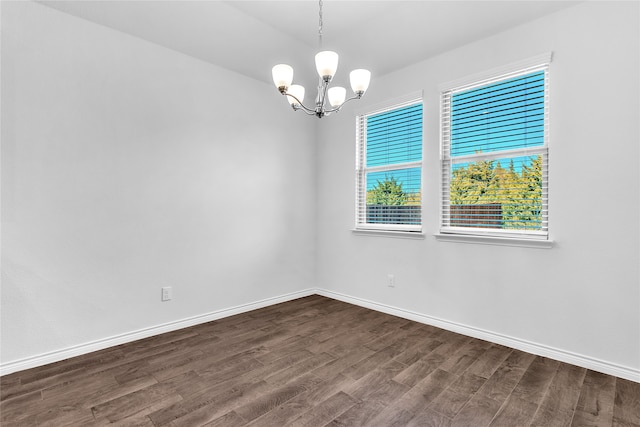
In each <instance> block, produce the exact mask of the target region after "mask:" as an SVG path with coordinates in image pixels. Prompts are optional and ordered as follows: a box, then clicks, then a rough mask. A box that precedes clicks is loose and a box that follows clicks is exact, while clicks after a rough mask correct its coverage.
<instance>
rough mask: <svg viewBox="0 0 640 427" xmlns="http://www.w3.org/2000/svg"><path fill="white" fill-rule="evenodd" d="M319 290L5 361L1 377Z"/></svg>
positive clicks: (274, 298)
mask: <svg viewBox="0 0 640 427" xmlns="http://www.w3.org/2000/svg"><path fill="white" fill-rule="evenodd" d="M315 293H316V291H315V289H307V290H304V291H298V292H292V293H289V294H285V295H280V296H277V297H273V298H266V299H263V300H260V301H255V302H251V303H248V304H241V305H237V306H235V307H231V308H225V309H222V310H217V311H213V312H211V313H206V314H202V315H199V316H193V317H189V318H187V319H182V320H176V321H175V322H169V323H165V324H162V325H158V326H152V327H150V328H145V329H140V330H137V331H133V332H127V333H125V334H120V335H116V336H113V337H109V338H104V339H100V340H96V341H91V342H88V343H85V344H80V345H76V346H73V347H69V348H65V349H62V350H57V351H52V352H48V353H44V354H39V355H37V356H32V357H27V358H24V359H19V360H15V361H12V362H8V363H3V364H0V376H2V375H7V374H11V373H13V372H18V371H23V370H25V369H31V368H35V367H38V366H42V365H46V364H49V363H54V362H59V361H61V360H64V359H68V358H70V357H75V356H81V355H83V354H87V353H91V352H93V351H98V350H103V349H105V348H109V347H113V346H116V345H120V344H126V343H128V342H132V341H136V340H139V339H143V338H149V337H151V336H154V335H159V334H164V333H166V332H171V331H175V330H178V329H182V328H188V327H189V326H194V325H199V324H201V323H206V322H211V321H213V320H218V319H222V318H223V317H229V316H234V315H236V314H240V313H245V312H247V311H251V310H256V309H258V308H263V307H267V306H270V305H274V304H279V303H281V302H286V301H291V300H294V299H297V298H302V297H306V296H309V295H314V294H315Z"/></svg>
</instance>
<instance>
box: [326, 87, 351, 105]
mask: <svg viewBox="0 0 640 427" xmlns="http://www.w3.org/2000/svg"><path fill="white" fill-rule="evenodd" d="M327 94H328V95H329V104H331V106H332V107H338V106H340V105H342V103H343V102H344V99H345V98H346V97H347V90H346V89H345V88H343V87H340V86H336V87H332V88H330V89H329V92H327Z"/></svg>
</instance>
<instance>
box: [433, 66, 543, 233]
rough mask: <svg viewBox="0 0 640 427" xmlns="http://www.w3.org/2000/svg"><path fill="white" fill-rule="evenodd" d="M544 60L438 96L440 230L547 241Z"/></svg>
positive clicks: (446, 91) (442, 231) (443, 231)
mask: <svg viewBox="0 0 640 427" xmlns="http://www.w3.org/2000/svg"><path fill="white" fill-rule="evenodd" d="M547 81H548V62H547V63H543V64H540V63H538V64H537V65H536V66H530V67H526V68H525V69H520V70H519V71H517V72H512V73H509V74H502V75H501V76H500V77H498V78H493V79H484V80H481V81H478V82H475V83H472V84H466V85H462V86H458V87H454V88H451V89H448V90H445V91H443V93H442V136H441V165H442V200H441V203H442V205H441V233H443V234H446V233H450V234H466V235H482V236H491V237H506V238H529V239H547V238H548V201H547V200H548V197H547V192H548V183H547V181H548V179H547V177H548V174H547V165H548V162H549V158H548V157H549V156H548V148H547V140H548V138H547V125H548V111H547V110H548V107H547V97H548V89H547V86H548V84H547Z"/></svg>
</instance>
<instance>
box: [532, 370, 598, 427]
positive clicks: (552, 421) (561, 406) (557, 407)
mask: <svg viewBox="0 0 640 427" xmlns="http://www.w3.org/2000/svg"><path fill="white" fill-rule="evenodd" d="M586 371H587V370H586V369H585V368H580V367H578V366H573V365H568V364H566V363H562V364H560V366H558V370H557V371H556V375H555V376H554V377H553V380H551V384H550V385H549V389H548V391H547V394H546V395H545V397H544V398H543V399H542V402H541V403H540V406H539V407H538V410H537V412H536V414H535V416H534V418H533V421H532V422H531V426H540V427H545V426H549V427H552V426H569V425H571V420H572V418H573V411H574V408H575V407H576V403H577V401H578V398H579V397H580V389H581V387H582V382H583V381H584V376H585V374H586Z"/></svg>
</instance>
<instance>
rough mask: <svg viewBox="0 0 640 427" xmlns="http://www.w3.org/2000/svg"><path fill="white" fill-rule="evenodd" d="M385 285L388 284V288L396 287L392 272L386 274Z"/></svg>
mask: <svg viewBox="0 0 640 427" xmlns="http://www.w3.org/2000/svg"><path fill="white" fill-rule="evenodd" d="M387 286H389V287H390V288H395V287H396V276H394V275H393V274H387Z"/></svg>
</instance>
